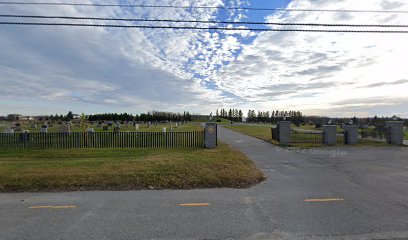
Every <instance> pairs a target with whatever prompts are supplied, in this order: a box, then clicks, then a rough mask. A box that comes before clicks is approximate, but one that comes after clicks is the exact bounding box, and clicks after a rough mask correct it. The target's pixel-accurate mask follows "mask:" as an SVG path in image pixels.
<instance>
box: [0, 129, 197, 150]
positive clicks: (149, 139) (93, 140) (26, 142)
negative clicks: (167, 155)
mask: <svg viewBox="0 0 408 240" xmlns="http://www.w3.org/2000/svg"><path fill="white" fill-rule="evenodd" d="M179 147H180V148H182V147H204V132H203V131H191V132H166V133H162V132H120V133H113V132H90V133H83V132H73V133H28V134H26V133H12V134H8V133H1V134H0V149H46V148H60V149H63V148H179Z"/></svg>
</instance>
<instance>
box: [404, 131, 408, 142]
mask: <svg viewBox="0 0 408 240" xmlns="http://www.w3.org/2000/svg"><path fill="white" fill-rule="evenodd" d="M404 139H405V140H408V131H405V132H404Z"/></svg>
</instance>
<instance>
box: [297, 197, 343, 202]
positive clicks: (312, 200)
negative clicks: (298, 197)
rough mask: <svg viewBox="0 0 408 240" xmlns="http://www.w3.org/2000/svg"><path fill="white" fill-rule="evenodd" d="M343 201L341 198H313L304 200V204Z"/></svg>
mask: <svg viewBox="0 0 408 240" xmlns="http://www.w3.org/2000/svg"><path fill="white" fill-rule="evenodd" d="M337 201H344V199H343V198H315V199H305V202H337Z"/></svg>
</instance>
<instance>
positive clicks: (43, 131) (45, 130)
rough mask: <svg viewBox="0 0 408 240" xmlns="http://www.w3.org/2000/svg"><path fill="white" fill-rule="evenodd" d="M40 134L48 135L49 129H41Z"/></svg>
mask: <svg viewBox="0 0 408 240" xmlns="http://www.w3.org/2000/svg"><path fill="white" fill-rule="evenodd" d="M40 133H48V128H47V127H42V128H41V129H40Z"/></svg>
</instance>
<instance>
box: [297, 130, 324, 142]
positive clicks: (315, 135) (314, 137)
mask: <svg viewBox="0 0 408 240" xmlns="http://www.w3.org/2000/svg"><path fill="white" fill-rule="evenodd" d="M290 141H291V143H323V133H320V132H304V131H294V130H292V131H291V134H290Z"/></svg>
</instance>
